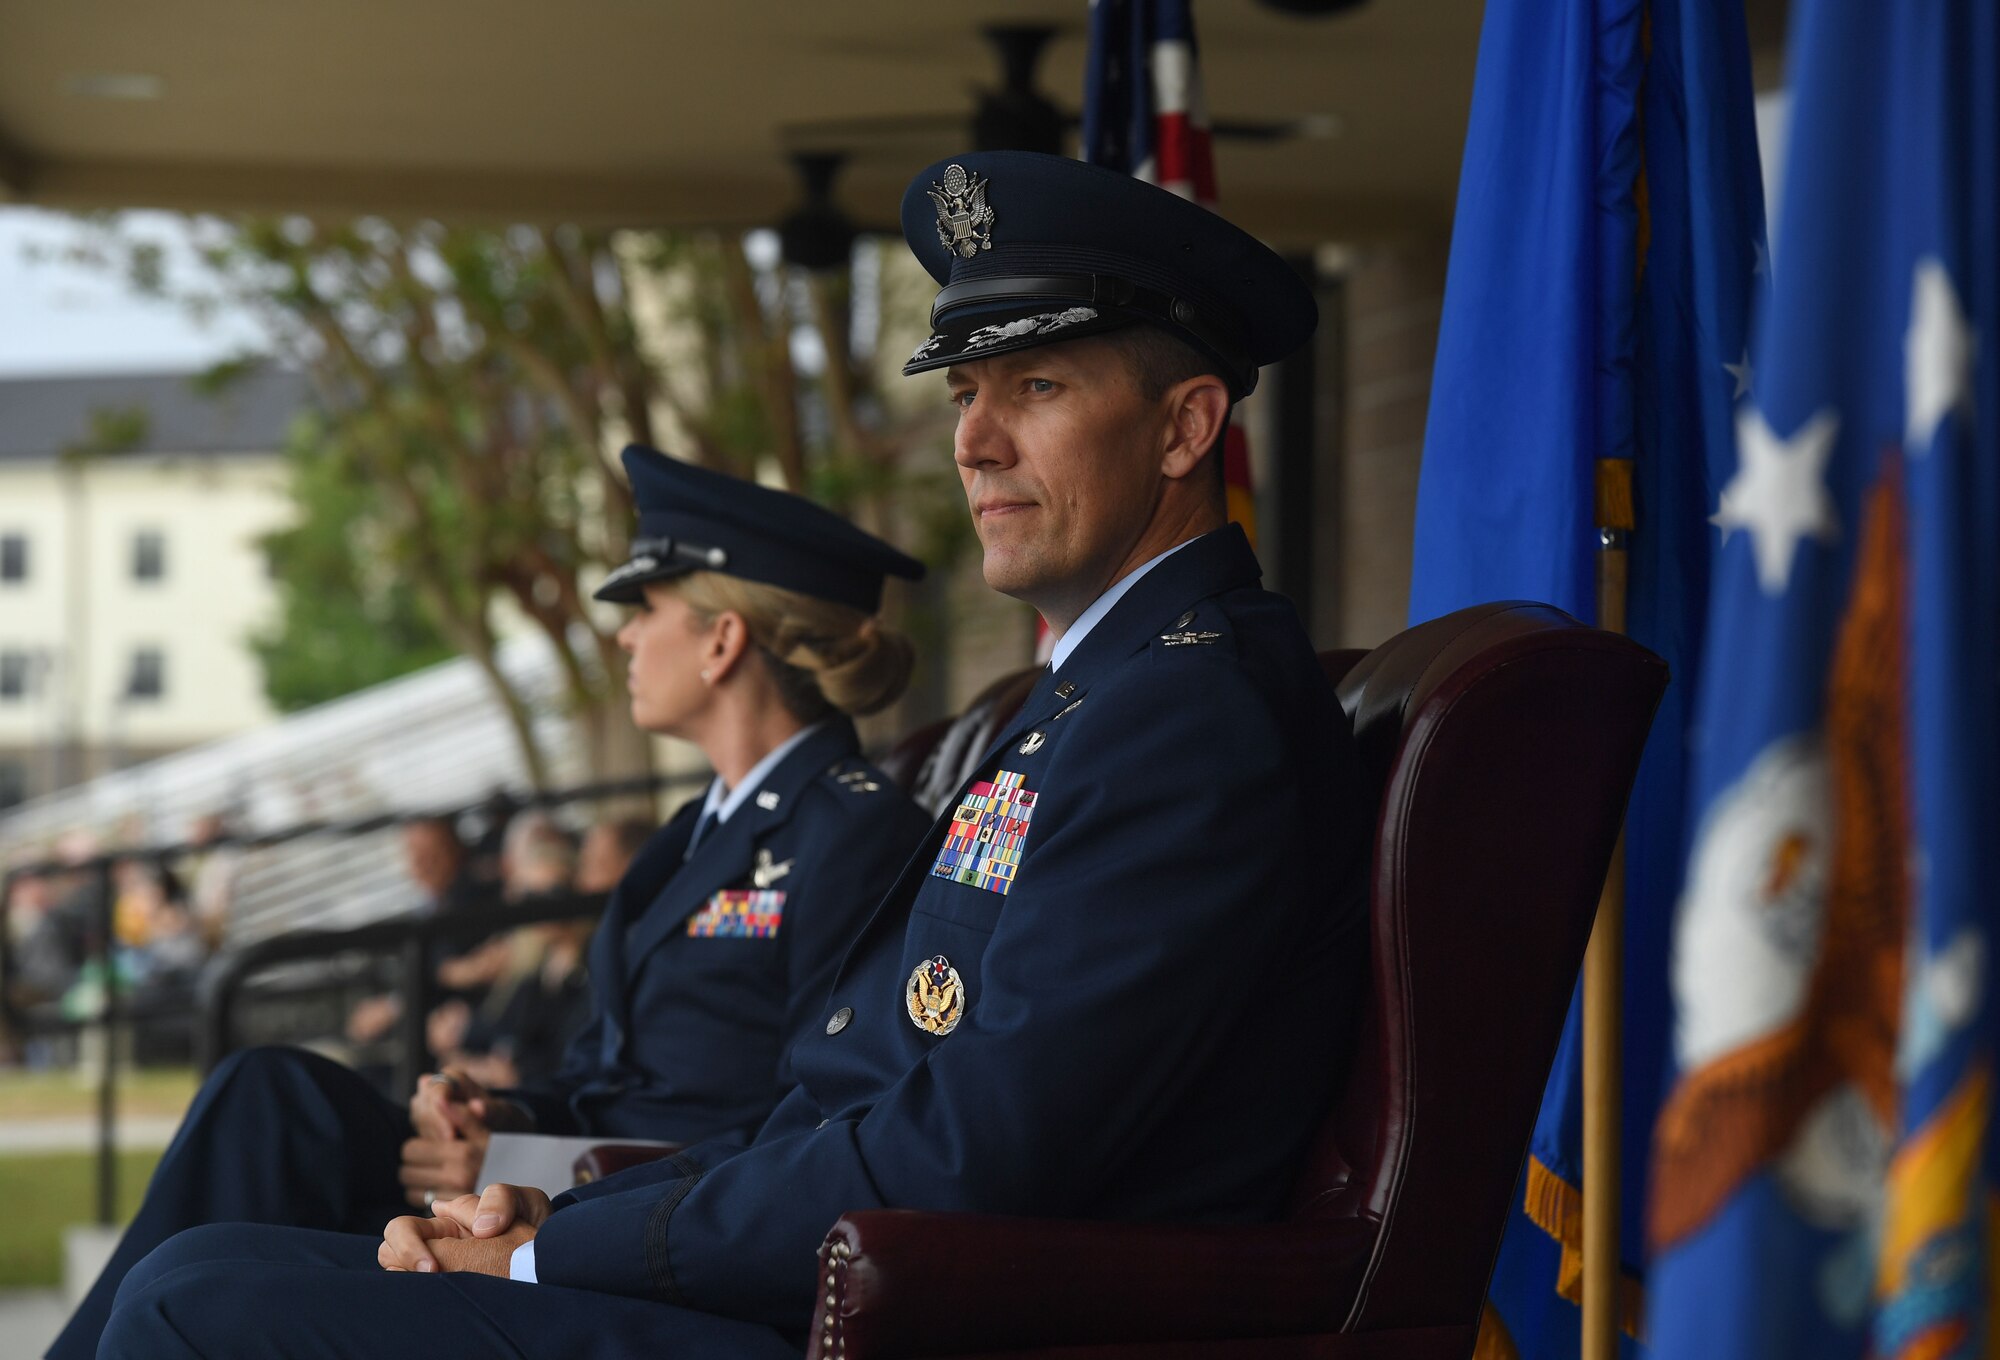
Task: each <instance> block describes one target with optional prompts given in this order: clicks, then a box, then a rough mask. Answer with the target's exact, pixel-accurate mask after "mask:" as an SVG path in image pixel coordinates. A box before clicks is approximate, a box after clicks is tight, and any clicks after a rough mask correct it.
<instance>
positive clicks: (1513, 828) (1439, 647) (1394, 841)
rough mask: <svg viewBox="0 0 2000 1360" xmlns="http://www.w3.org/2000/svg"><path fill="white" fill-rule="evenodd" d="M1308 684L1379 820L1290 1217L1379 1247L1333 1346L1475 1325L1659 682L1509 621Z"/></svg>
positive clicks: (1597, 649) (1446, 632)
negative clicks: (1350, 1032) (1365, 930)
mask: <svg viewBox="0 0 2000 1360" xmlns="http://www.w3.org/2000/svg"><path fill="white" fill-rule="evenodd" d="M1322 664H1323V665H1324V666H1326V668H1327V670H1328V672H1329V674H1330V675H1332V674H1335V673H1336V672H1342V673H1341V674H1340V677H1339V679H1338V680H1337V681H1336V692H1337V693H1338V695H1339V697H1340V702H1341V706H1342V708H1343V709H1344V710H1345V711H1346V712H1347V715H1348V717H1349V720H1350V721H1351V723H1352V724H1353V729H1354V734H1355V743H1356V749H1357V752H1358V754H1359V756H1360V759H1361V762H1362V766H1363V770H1364V775H1365V777H1366V778H1367V779H1369V780H1371V781H1373V782H1374V783H1375V785H1376V786H1377V787H1379V789H1380V791H1381V795H1380V799H1381V801H1380V809H1379V812H1378V817H1377V824H1376V834H1375V851H1374V862H1373V868H1372V878H1371V882H1370V941H1369V951H1370V965H1369V975H1368V995H1367V997H1366V999H1365V1000H1364V1002H1363V1006H1362V1011H1363V1019H1362V1026H1361V1031H1360V1040H1359V1045H1358V1047H1357V1049H1356V1051H1355V1053H1354V1056H1353V1060H1352V1063H1351V1066H1350V1069H1349V1071H1348V1073H1347V1076H1346V1078H1345V1083H1344V1089H1342V1090H1341V1091H1340V1092H1339V1093H1338V1095H1337V1096H1336V1098H1335V1102H1334V1106H1333V1109H1332V1111H1331V1113H1330V1114H1329V1116H1328V1118H1327V1120H1326V1122H1325V1124H1324V1126H1323V1127H1322V1129H1321V1132H1320V1137H1319V1139H1318V1141H1317V1143H1316V1145H1315V1148H1314V1151H1313V1154H1312V1156H1311V1157H1310V1159H1309V1161H1308V1164H1307V1165H1306V1167H1305V1168H1304V1172H1303V1175H1302V1177H1301V1180H1300V1184H1299V1191H1298V1194H1297V1196H1296V1199H1295V1208H1294V1216H1295V1217H1298V1218H1361V1219H1365V1220H1369V1221H1371V1222H1373V1223H1374V1224H1376V1225H1377V1234H1376V1240H1375V1245H1374V1250H1373V1253H1372V1255H1371V1257H1370V1259H1369V1262H1368V1264H1367V1266H1366V1268H1365V1272H1364V1274H1363V1277H1362V1279H1361V1281H1360V1285H1359V1289H1358V1292H1357V1295H1356V1299H1355V1302H1354V1305H1353V1308H1352V1310H1351V1312H1350V1313H1349V1315H1348V1318H1347V1322H1346V1325H1345V1330H1349V1331H1368V1330H1374V1329H1377V1328H1383V1327H1398V1326H1423V1325H1429V1326H1435V1325H1439V1324H1445V1323H1450V1324H1456V1323H1461V1322H1462V1323H1464V1324H1467V1325H1470V1324H1472V1323H1475V1322H1476V1321H1477V1319H1478V1316H1479V1310H1480V1304H1481V1301H1482V1299H1483V1298H1484V1295H1485V1290H1486V1284H1487V1279H1488V1277H1489V1275H1490V1274H1491V1271H1492V1265H1493V1257H1494V1252H1495V1250H1496V1249H1497V1246H1498V1243H1499V1240H1500V1233H1501V1229H1502V1226H1503V1225H1504V1223H1505V1221H1506V1217H1507V1213H1508V1210H1509V1207H1510V1200H1511V1198H1512V1195H1513V1192H1514V1189H1515V1183H1516V1181H1515V1178H1516V1175H1517V1173H1518V1171H1519V1168H1520V1163H1521V1157H1522V1154H1523V1152H1524V1150H1525V1148H1526V1146H1527V1141H1528V1135H1529V1133H1530V1132H1531V1130H1532V1128H1533V1124H1534V1119H1535V1113H1536V1110H1537V1108H1538V1106H1539V1103H1540V1099H1541V1094H1542V1086H1543V1083H1544V1081H1545V1080H1546V1079H1547V1074H1548V1069H1549V1066H1550V1064H1551V1062H1552V1061H1553V1059H1554V1055H1555V1049H1556V1044H1557V1041H1558V1039H1559V1037H1560V1035H1561V1030H1562V1024H1563V1017H1564V1013H1565V1011H1566V1010H1567V1008H1568V1005H1569V998H1570V993H1571V990H1572V988H1573V986H1574V984H1575V978H1576V974H1577V969H1578V967H1579V965H1580V964H1581V961H1582V958H1583V950H1584V945H1585V943H1586V942H1587V941H1588V939H1589V934H1590V927H1591V922H1592V919H1593V917H1594V915H1595V912H1596V907H1597V899H1598V893H1599V889H1600V888H1601V886H1602V884H1603V881H1604V875H1605V871H1606V867H1607V865H1608V863H1609V861H1610V858H1611V853H1612V848H1613V846H1614V845H1615V843H1616V841H1617V837H1618V832H1619V827H1620V825H1621V823H1622V821H1623V817H1624V808H1625V800H1626V796H1627V793H1628V792H1629V790H1630V787H1631V782H1632V778H1633V775H1634V773H1635V772H1636V770H1637V767H1638V762H1639V755H1640V751H1641V749H1642V748H1643V746H1644V744H1645V737H1646V731H1647V729H1648V727H1649V726H1650V725H1651V722H1652V714H1653V710H1654V708H1655V706H1656V705H1657V704H1658V702H1659V699H1660V695H1661V694H1662V692H1663V691H1664V690H1665V687H1666V683H1667V673H1666V667H1665V665H1664V664H1663V663H1661V661H1660V660H1659V658H1657V657H1655V656H1654V655H1653V654H1652V653H1650V652H1648V651H1646V650H1645V649H1644V648H1642V647H1640V646H1638V645H1637V644H1635V643H1632V642H1630V641H1628V640H1626V639H1624V638H1621V637H1618V636H1616V635H1615V634H1611V633H1605V632H1601V631H1599V630H1597V629H1593V628H1586V627H1584V626H1583V625H1581V624H1579V623H1577V621H1576V620H1574V619H1572V618H1570V617H1569V616H1568V615H1567V614H1564V613H1562V612H1561V611H1559V610H1556V609H1552V608H1550V607H1548V606H1546V605H1537V604H1524V603H1501V604H1491V605H1482V606H1478V607H1476V608H1473V609H1467V610H1461V611H1460V612H1458V613H1455V614H1450V615H1447V616H1445V617H1444V618H1441V619H1436V620H1433V621H1431V622H1430V623H1426V624H1422V625H1420V626H1418V627H1416V628H1412V629H1410V630H1409V631H1407V632H1405V633H1402V634H1399V635H1398V636H1396V637H1395V638H1392V639H1391V640H1390V641H1389V642H1387V643H1385V644H1384V645H1382V646H1381V647H1378V648H1376V649H1375V650H1374V651H1372V652H1369V653H1367V654H1366V655H1365V656H1362V657H1360V658H1359V659H1358V660H1356V659H1353V658H1352V657H1351V655H1341V654H1331V655H1328V656H1324V657H1322Z"/></svg>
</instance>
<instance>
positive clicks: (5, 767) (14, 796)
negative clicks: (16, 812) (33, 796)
mask: <svg viewBox="0 0 2000 1360" xmlns="http://www.w3.org/2000/svg"><path fill="white" fill-rule="evenodd" d="M27 801H28V767H27V766H26V765H25V764H23V763H22V762H21V761H18V760H0V808H10V807H13V806H14V805H15V804H16V803H25V802H27Z"/></svg>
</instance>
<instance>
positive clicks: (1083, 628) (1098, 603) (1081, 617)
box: [1049, 538, 1194, 671]
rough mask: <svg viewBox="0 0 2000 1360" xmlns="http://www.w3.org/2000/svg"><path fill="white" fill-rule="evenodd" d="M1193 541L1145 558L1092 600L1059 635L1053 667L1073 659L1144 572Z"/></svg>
mask: <svg viewBox="0 0 2000 1360" xmlns="http://www.w3.org/2000/svg"><path fill="white" fill-rule="evenodd" d="M1192 542H1194V539H1192V538H1191V539H1189V540H1188V541H1187V543H1176V544H1175V545H1174V546H1173V547H1171V548H1169V549H1167V550H1166V551H1165V552H1163V553H1161V554H1160V555H1159V556H1158V557H1155V558H1152V559H1150V560H1148V561H1145V562H1141V563H1140V564H1139V565H1138V566H1137V567H1134V568H1133V569H1132V570H1131V571H1129V572H1127V573H1126V574H1125V575H1124V576H1122V577H1120V578H1119V579H1118V581H1117V582H1115V583H1114V584H1113V585H1112V587H1111V589H1109V590H1107V591H1105V592H1104V593H1103V594H1102V595H1099V596H1098V597H1097V598H1096V599H1094V600H1092V601H1091V602H1090V608H1088V609H1086V610H1084V611H1083V612H1082V613H1081V614H1078V615H1077V616H1076V622H1075V623H1072V624H1071V625H1070V626H1069V627H1068V628H1066V629H1064V630H1063V635H1062V636H1061V637H1059V638H1057V639H1056V645H1055V649H1054V650H1053V651H1051V652H1050V653H1049V669H1050V670H1052V671H1059V670H1061V669H1062V663H1063V662H1065V661H1067V660H1069V654H1070V653H1071V652H1073V651H1075V650H1076V649H1077V648H1078V647H1080V646H1082V645H1083V640H1084V638H1086V637H1087V636H1089V634H1090V630H1091V629H1093V628H1095V627H1096V626H1097V624H1098V620H1100V619H1102V618H1103V617H1104V616H1105V615H1106V614H1109V613H1110V612H1111V607H1112V606H1113V605H1115V604H1117V603H1118V602H1119V601H1120V600H1122V599H1124V598H1125V592H1126V591H1128V590H1130V589H1131V588H1132V587H1133V586H1136V585H1138V584H1139V578H1140V577H1141V576H1144V575H1145V574H1146V573H1147V572H1149V571H1151V570H1152V569H1153V568H1154V567H1157V566H1159V565H1160V563H1162V562H1164V561H1166V560H1167V559H1168V558H1169V557H1172V556H1173V555H1174V554H1175V553H1177V552H1179V551H1180V550H1181V549H1182V548H1185V547H1186V546H1187V545H1188V543H1192Z"/></svg>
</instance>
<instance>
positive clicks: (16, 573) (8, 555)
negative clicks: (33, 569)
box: [0, 534, 28, 585]
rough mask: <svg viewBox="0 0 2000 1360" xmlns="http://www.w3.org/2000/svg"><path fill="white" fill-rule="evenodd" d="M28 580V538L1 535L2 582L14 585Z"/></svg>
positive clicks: (17, 535)
mask: <svg viewBox="0 0 2000 1360" xmlns="http://www.w3.org/2000/svg"><path fill="white" fill-rule="evenodd" d="M27 579H28V536H27V535H26V534H0V581H4V582H7V583H8V584H10V585H11V584H13V583H14V582H16V581H25V580H27Z"/></svg>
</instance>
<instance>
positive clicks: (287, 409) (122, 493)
mask: <svg viewBox="0 0 2000 1360" xmlns="http://www.w3.org/2000/svg"><path fill="white" fill-rule="evenodd" d="M306 401H307V390H306V384H305V380H304V378H303V377H301V376H300V375H298V374H294V373H288V372H284V371H282V370H278V369H262V370H258V371H255V372H252V373H250V374H248V375H245V376H244V377H242V378H240V379H238V380H236V381H233V382H231V383H229V384H228V385H227V386H226V387H225V388H224V389H222V390H219V391H217V392H216V393H214V394H212V395H210V394H207V393H205V392H203V391H202V390H201V389H200V386H199V384H198V381H197V375H195V374H191V373H146V374H120V375H115V376H66V377H55V378H12V379H6V380H4V381H0V807H5V806H11V805H13V804H15V803H19V802H21V801H22V800H24V799H26V798H29V797H33V796H35V795H37V794H42V793H46V792H49V791H52V790H55V789H60V788H64V787H67V786H69V785H71V784H74V783H76V782H77V781H79V780H81V779H85V778H88V777H90V776H92V775H95V774H99V773H102V772H105V771H108V770H114V769H119V768H122V767H124V766H127V765H130V764H132V763H134V762H136V761H139V760H143V759H146V758H149V757H152V756H157V755H160V754H163V753H166V752H169V751H174V750H178V749H180V748H183V747H186V746H189V745H192V744H194V743H197V742H201V741H205V740H208V739H211V738H214V737H218V736H224V735H227V734H229V733H233V732H239V731H242V730H244V729H246V728H249V727H254V726H257V725H258V724H261V723H263V722H265V721H266V720H267V719H268V718H269V717H270V716H271V709H270V706H269V704H268V703H267V702H266V700H265V698H264V690H263V685H262V681H261V678H260V675H259V672H258V668H257V663H256V660H255V658H254V657H253V656H252V654H251V652H250V650H249V648H248V646H247V641H246V640H247V637H248V635H249V633H250V632H251V630H252V629H253V628H254V627H255V626H256V625H257V624H258V623H259V622H261V621H262V618H263V616H264V614H265V613H266V612H267V611H268V608H269V605H270V597H271V591H270V587H269V584H268V582H267V579H266V568H265V565H264V556H263V554H262V553H261V552H260V551H259V548H258V539H259V537H260V536H261V535H263V534H265V533H267V532H269V531H270V530H272V529H274V528H277V527H279V526H280V525H281V524H283V523H284V521H285V518H286V515H287V513H288V510H287V503H286V500H285V495H284V486H285V471H284V463H283V459H282V456H281V452H280V451H281V450H282V448H283V446H284V441H285V436H286V431H287V429H288V428H289V426H290V424H291V422H292V420H293V419H294V418H295V417H296V416H297V415H298V414H299V412H300V411H301V410H302V409H303V408H304V406H305V404H306Z"/></svg>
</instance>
